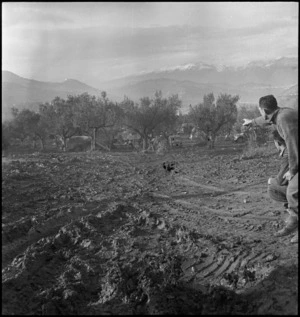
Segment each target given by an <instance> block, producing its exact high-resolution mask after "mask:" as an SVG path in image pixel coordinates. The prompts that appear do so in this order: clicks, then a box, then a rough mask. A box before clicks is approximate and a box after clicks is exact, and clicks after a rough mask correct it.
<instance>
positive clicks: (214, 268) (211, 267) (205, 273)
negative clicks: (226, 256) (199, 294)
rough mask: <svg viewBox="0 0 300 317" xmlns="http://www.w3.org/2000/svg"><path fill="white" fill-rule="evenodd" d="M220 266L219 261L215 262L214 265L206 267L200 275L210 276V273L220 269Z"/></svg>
mask: <svg viewBox="0 0 300 317" xmlns="http://www.w3.org/2000/svg"><path fill="white" fill-rule="evenodd" d="M219 266H220V264H219V263H217V262H215V263H213V264H212V265H210V266H209V267H208V268H206V269H205V270H204V271H202V272H201V273H200V274H199V277H203V278H205V277H208V276H209V275H211V274H212V273H213V272H214V271H216V270H217V269H218V267H219Z"/></svg>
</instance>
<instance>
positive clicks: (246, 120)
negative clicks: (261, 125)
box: [243, 119, 252, 127]
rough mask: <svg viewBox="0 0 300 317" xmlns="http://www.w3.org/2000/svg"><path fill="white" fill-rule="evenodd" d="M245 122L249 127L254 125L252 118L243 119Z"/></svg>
mask: <svg viewBox="0 0 300 317" xmlns="http://www.w3.org/2000/svg"><path fill="white" fill-rule="evenodd" d="M243 120H244V121H245V122H244V123H243V126H244V127H249V126H251V125H252V119H243Z"/></svg>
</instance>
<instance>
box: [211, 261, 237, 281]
mask: <svg viewBox="0 0 300 317" xmlns="http://www.w3.org/2000/svg"><path fill="white" fill-rule="evenodd" d="M233 261H234V257H233V256H231V257H228V258H227V259H226V260H225V261H224V263H223V265H222V266H221V267H220V268H219V269H218V270H217V271H216V272H215V273H214V276H215V277H218V276H220V275H221V274H223V273H224V272H226V269H227V268H228V267H229V266H230V264H231V263H232V262H233Z"/></svg>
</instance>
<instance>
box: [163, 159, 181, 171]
mask: <svg viewBox="0 0 300 317" xmlns="http://www.w3.org/2000/svg"><path fill="white" fill-rule="evenodd" d="M176 165H177V164H176V162H174V161H173V162H163V168H164V169H165V171H166V172H169V173H170V172H172V171H173V172H174V173H178V170H177V169H176Z"/></svg>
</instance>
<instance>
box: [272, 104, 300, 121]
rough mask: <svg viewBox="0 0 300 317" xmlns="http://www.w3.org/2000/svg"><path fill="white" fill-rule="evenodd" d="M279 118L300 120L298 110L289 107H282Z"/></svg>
mask: <svg viewBox="0 0 300 317" xmlns="http://www.w3.org/2000/svg"><path fill="white" fill-rule="evenodd" d="M277 118H278V119H293V120H295V119H297V120H298V110H295V109H292V108H288V107H284V108H280V109H279V111H278V115H277Z"/></svg>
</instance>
